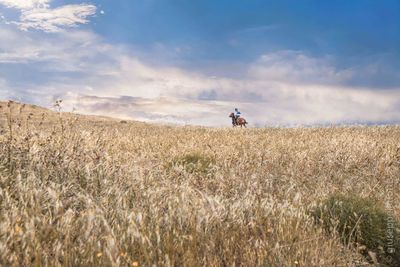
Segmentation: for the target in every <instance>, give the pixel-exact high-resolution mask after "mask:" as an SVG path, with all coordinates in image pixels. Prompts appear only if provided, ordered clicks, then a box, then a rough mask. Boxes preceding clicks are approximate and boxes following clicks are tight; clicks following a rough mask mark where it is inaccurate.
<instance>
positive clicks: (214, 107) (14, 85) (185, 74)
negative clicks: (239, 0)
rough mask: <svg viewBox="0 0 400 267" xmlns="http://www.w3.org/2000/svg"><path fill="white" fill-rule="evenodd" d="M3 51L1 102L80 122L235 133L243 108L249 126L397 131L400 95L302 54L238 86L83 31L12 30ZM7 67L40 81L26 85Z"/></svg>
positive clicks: (279, 57)
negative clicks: (101, 119) (51, 110)
mask: <svg viewBox="0 0 400 267" xmlns="http://www.w3.org/2000/svg"><path fill="white" fill-rule="evenodd" d="M55 44H57V45H55ZM0 51H1V52H0V77H4V79H5V81H4V82H3V85H1V86H2V89H1V90H2V92H1V94H0V95H1V96H2V97H13V98H18V97H20V98H21V100H25V101H29V102H36V103H38V104H42V105H47V106H51V101H52V100H53V99H55V98H63V99H64V100H65V101H64V103H65V105H66V106H65V109H67V110H70V109H72V107H75V108H76V109H77V111H78V112H83V113H91V114H99V115H108V116H115V117H121V118H132V119H138V120H143V121H152V122H175V123H184V124H185V123H190V124H201V125H213V126H221V125H226V126H229V125H230V120H229V118H228V117H227V115H228V113H229V112H230V111H231V110H232V109H233V108H234V107H238V108H240V109H241V110H242V112H243V113H244V115H245V116H246V117H247V119H248V120H249V121H250V125H255V124H257V125H266V124H267V125H288V124H290V125H293V124H314V123H342V122H373V123H378V122H400V88H394V89H391V90H371V89H368V88H362V87H357V88H355V87H352V86H349V85H346V83H345V82H346V80H347V79H351V77H352V73H353V71H354V70H337V69H336V68H335V67H334V66H333V64H332V60H333V59H331V58H315V57H311V56H307V55H305V54H304V53H302V52H294V51H278V52H275V53H269V54H265V55H262V56H260V57H259V58H258V59H257V60H255V61H254V62H253V63H251V64H248V65H247V66H245V67H243V68H245V69H247V72H245V73H244V74H243V75H242V76H241V77H237V78H229V77H210V76H207V75H204V74H202V73H199V72H196V71H190V70H187V69H183V68H178V67H173V66H169V67H160V66H155V65H152V64H149V63H148V62H145V61H143V60H141V59H139V58H138V57H136V56H135V53H133V52H132V51H129V50H127V49H126V48H124V47H119V46H116V45H110V44H107V43H105V42H104V41H102V40H101V38H100V37H99V36H97V35H96V34H94V33H92V32H89V31H81V30H70V31H67V32H64V33H62V34H59V33H55V34H52V35H50V36H49V35H46V38H43V33H39V32H21V31H17V30H15V29H13V28H12V26H7V27H4V28H1V29H0ZM11 63H13V64H19V65H18V66H19V67H18V68H19V72H21V68H26V69H25V70H24V71H25V73H28V74H30V75H31V76H33V77H34V78H31V79H29V78H27V75H24V79H23V80H22V81H21V79H20V76H17V74H18V73H11V72H10V71H9V69H10V66H11ZM2 67H3V68H2ZM226 68H227V69H229V66H226ZM13 75H16V76H15V77H14V76H13Z"/></svg>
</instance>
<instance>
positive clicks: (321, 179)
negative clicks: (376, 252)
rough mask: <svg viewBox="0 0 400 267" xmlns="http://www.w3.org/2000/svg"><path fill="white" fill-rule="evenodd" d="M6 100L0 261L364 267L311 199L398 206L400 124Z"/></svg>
mask: <svg viewBox="0 0 400 267" xmlns="http://www.w3.org/2000/svg"><path fill="white" fill-rule="evenodd" d="M0 105H1V108H0V265H2V266H30V265H33V266H41V265H42V266H98V265H103V266H152V265H156V266H359V265H363V264H367V263H366V258H364V257H363V256H362V255H361V253H359V249H360V248H358V247H357V244H356V245H350V244H349V245H345V244H343V243H341V240H340V236H339V234H337V233H336V232H331V233H330V234H329V233H327V232H326V231H324V227H322V226H320V225H318V224H315V223H314V220H313V218H311V216H310V215H309V211H310V210H312V209H313V208H314V207H315V206H316V205H317V204H318V202H319V201H320V200H323V199H326V198H327V197H328V196H330V195H332V194H335V193H343V194H345V195H352V196H360V197H368V198H370V199H373V200H374V201H375V202H377V203H378V202H380V203H382V204H386V206H387V207H389V205H388V204H390V207H391V208H392V209H393V210H392V212H393V213H394V215H395V216H396V217H397V218H399V216H400V194H399V191H400V190H399V177H400V143H399V140H400V127H399V126H390V127H340V128H315V129H314V128H308V129H305V128H299V129H276V128H269V129H230V128H229V129H209V128H201V127H168V126H157V125H149V124H144V123H137V122H129V121H128V122H125V123H121V122H119V121H117V120H112V119H106V118H96V117H87V116H78V115H74V114H66V113H63V114H62V116H61V117H60V116H59V114H57V113H55V112H50V111H48V110H45V109H42V108H39V107H33V106H29V105H25V106H23V105H20V104H17V103H11V104H7V103H4V102H2V103H0ZM390 192H393V194H391V193H390ZM361 249H362V248H361Z"/></svg>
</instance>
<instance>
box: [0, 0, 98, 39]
mask: <svg viewBox="0 0 400 267" xmlns="http://www.w3.org/2000/svg"><path fill="white" fill-rule="evenodd" d="M50 1H51V0H0V4H1V5H3V6H5V7H7V8H14V9H17V10H19V11H20V16H19V20H17V21H7V20H6V18H4V20H6V23H7V24H15V25H17V26H18V27H19V28H20V29H21V30H25V31H27V30H29V29H35V30H41V31H45V32H59V31H62V30H63V29H64V28H71V27H76V26H77V25H79V24H86V23H88V22H89V20H88V18H89V17H91V16H93V15H95V14H96V6H94V5H90V4H77V5H64V6H60V7H57V8H51V7H50Z"/></svg>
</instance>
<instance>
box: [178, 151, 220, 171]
mask: <svg viewBox="0 0 400 267" xmlns="http://www.w3.org/2000/svg"><path fill="white" fill-rule="evenodd" d="M214 163H215V159H214V158H213V157H210V156H205V155H201V154H198V153H192V154H187V155H184V156H183V157H179V158H176V159H175V160H174V163H173V164H175V165H178V166H179V165H180V166H183V167H184V169H185V170H186V171H187V172H190V173H201V174H205V173H208V172H210V171H211V167H212V165H213V164H214Z"/></svg>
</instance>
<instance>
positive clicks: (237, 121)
mask: <svg viewBox="0 0 400 267" xmlns="http://www.w3.org/2000/svg"><path fill="white" fill-rule="evenodd" d="M229 117H230V118H232V126H233V127H236V126H240V127H243V126H244V128H246V124H247V121H246V120H245V119H244V118H238V119H236V118H235V114H233V112H232V113H231V114H229Z"/></svg>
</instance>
